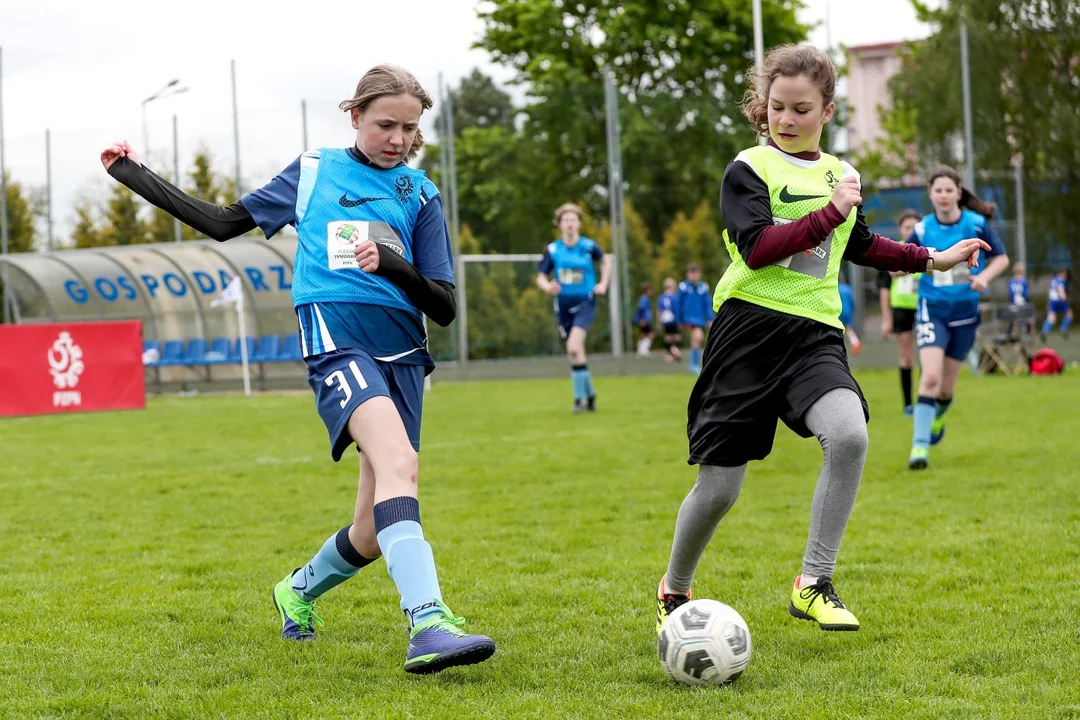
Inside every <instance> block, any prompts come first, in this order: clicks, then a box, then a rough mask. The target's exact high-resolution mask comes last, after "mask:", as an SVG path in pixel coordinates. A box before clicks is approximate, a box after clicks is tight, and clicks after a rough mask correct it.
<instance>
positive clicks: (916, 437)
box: [911, 395, 935, 448]
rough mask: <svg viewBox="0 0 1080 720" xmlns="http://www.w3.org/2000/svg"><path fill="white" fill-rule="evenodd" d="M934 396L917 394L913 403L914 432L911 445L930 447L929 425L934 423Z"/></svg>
mask: <svg viewBox="0 0 1080 720" xmlns="http://www.w3.org/2000/svg"><path fill="white" fill-rule="evenodd" d="M934 402H935V401H934V398H932V397H926V396H925V395H920V396H919V401H918V402H917V403H915V432H914V434H913V435H912V437H911V446H912V447H921V448H929V447H930V426H931V425H933V424H934Z"/></svg>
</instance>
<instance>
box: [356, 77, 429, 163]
mask: <svg viewBox="0 0 1080 720" xmlns="http://www.w3.org/2000/svg"><path fill="white" fill-rule="evenodd" d="M387 95H411V96H412V97H414V98H416V99H417V100H419V101H420V107H421V108H422V109H421V111H420V112H423V111H424V110H430V109H431V106H432V104H433V103H432V101H431V96H430V95H428V94H427V91H426V90H424V88H423V86H421V85H420V81H419V80H417V79H416V76H415V75H413V74H412V73H411V72H409V71H408V70H406V69H405V68H403V67H399V66H397V65H376V66H375V67H373V68H371V69H370V70H368V71H367V72H366V73H364V77H362V78H360V82H358V83H357V84H356V92H355V93H353V96H352V97H351V98H349V99H348V100H342V101H341V104H340V105H338V107H339V108H341V109H342V110H344V111H345V112H351V111H353V110H357V111H359V112H360V114H361V115H363V114H364V113H365V112H367V109H368V108H369V107H370V106H371V103H373V102H375V101H376V100H378V99H379V98H381V97H386V96H387ZM422 147H424V134H423V133H422V132H420V128H417V129H416V139H415V140H413V144H412V147H411V148H410V149H409V154H408V155H406V156H405V160H406V161H408V160H412V159H413V158H415V157H416V155H417V153H419V152H420V148H422Z"/></svg>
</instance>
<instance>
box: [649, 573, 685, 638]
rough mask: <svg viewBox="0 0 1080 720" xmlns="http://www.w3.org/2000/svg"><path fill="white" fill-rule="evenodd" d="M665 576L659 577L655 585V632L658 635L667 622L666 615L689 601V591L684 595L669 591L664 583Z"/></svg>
mask: <svg viewBox="0 0 1080 720" xmlns="http://www.w3.org/2000/svg"><path fill="white" fill-rule="evenodd" d="M664 579H665V578H660V584H659V585H657V586H656V634H657V635H659V634H660V631H661V630H662V629H663V627H664V623H665V622H667V619H668V616H669V615H671V613H673V612H675V610H676V608H680V607H682V606H683V605H685V604H686V603H688V602H690V592H689V591H687V593H686V594H685V595H679V594H677V593H669V592H668V591H667V586H666V585H665V583H664Z"/></svg>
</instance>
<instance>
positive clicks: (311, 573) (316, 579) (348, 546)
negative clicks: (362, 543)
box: [292, 526, 372, 600]
mask: <svg viewBox="0 0 1080 720" xmlns="http://www.w3.org/2000/svg"><path fill="white" fill-rule="evenodd" d="M349 527H351V526H346V527H343V528H341V530H338V531H337V532H336V533H334V534H333V535H331V536H330V537H329V538H327V540H326V542H324V543H323V546H322V547H321V548H319V552H317V553H315V557H313V558H311V560H309V561H308V563H307V565H305V566H304V567H302V568H300V569H299V570H297V571H296V572H295V573H293V578H292V589H293V590H295V591H296V593H297V594H298V595H300V597H302V598H304V599H305V600H314V599H315V598H317V597H319V596H320V595H322V594H323V593H325V592H326V591H327V590H330V589H332V588H335V587H337V586H338V585H340V584H341V583H343V582H345V581H346V580H348V579H349V578H351V577H352V576H353V575H355V574H356V573H358V572H360V569H361V568H362V567H364V566H365V565H368V564H369V563H371V562H372V559H371V558H366V557H364V556H363V555H361V554H360V553H358V552H356V548H354V547H353V546H352V542H351V541H350V540H349Z"/></svg>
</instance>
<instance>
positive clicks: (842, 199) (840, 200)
mask: <svg viewBox="0 0 1080 720" xmlns="http://www.w3.org/2000/svg"><path fill="white" fill-rule="evenodd" d="M832 204H833V205H835V206H836V209H837V210H839V211H840V214H841V215H843V216H844V217H845V218H846V217H847V216H848V215H850V214H851V209H852V208H854V207H857V206H859V205H862V191H861V190H860V189H859V180H858V178H855V177H846V178H844V179H843V180H841V181H840V182H839V183H838V184H837V186H836V190H834V191H833V196H832Z"/></svg>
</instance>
